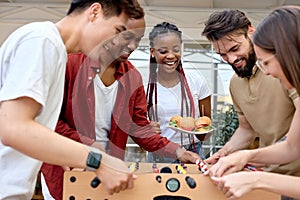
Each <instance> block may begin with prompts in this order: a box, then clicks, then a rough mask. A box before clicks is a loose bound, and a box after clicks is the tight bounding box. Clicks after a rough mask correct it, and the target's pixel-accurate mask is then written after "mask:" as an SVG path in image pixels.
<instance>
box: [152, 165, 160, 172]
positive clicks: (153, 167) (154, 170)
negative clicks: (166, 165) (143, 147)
mask: <svg viewBox="0 0 300 200" xmlns="http://www.w3.org/2000/svg"><path fill="white" fill-rule="evenodd" d="M152 169H153V172H154V173H159V169H158V168H157V164H156V163H153V164H152Z"/></svg>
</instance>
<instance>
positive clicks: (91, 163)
mask: <svg viewBox="0 0 300 200" xmlns="http://www.w3.org/2000/svg"><path fill="white" fill-rule="evenodd" d="M101 158H102V155H101V154H100V153H95V152H92V151H91V152H90V153H89V155H88V158H87V161H86V165H87V166H88V167H91V168H94V169H98V168H99V167H100V163H101Z"/></svg>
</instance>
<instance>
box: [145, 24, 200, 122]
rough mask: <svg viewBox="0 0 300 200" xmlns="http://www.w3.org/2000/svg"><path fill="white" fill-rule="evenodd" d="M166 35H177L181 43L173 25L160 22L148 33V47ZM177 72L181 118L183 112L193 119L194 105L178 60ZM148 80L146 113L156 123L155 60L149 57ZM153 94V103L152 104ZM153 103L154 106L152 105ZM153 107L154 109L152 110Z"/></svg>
mask: <svg viewBox="0 0 300 200" xmlns="http://www.w3.org/2000/svg"><path fill="white" fill-rule="evenodd" d="M166 33H175V34H177V35H178V37H179V39H180V42H181V43H182V32H181V31H180V30H179V29H178V28H177V26H175V25H174V24H170V23H168V22H162V23H160V24H157V25H155V26H154V27H153V29H152V31H151V32H150V33H149V40H150V47H151V48H153V41H154V39H155V38H156V37H158V36H159V35H161V34H166ZM176 70H177V72H178V73H179V80H180V83H181V99H182V101H181V116H183V114H184V110H185V113H186V116H192V117H195V105H194V101H193V96H192V93H191V91H190V88H189V86H188V83H187V80H186V77H185V73H184V70H183V67H182V62H181V60H180V62H179V64H178V66H177V68H176ZM149 72H150V73H149V79H148V86H147V95H146V96H147V102H148V107H147V108H148V113H149V118H150V120H155V121H158V116H157V62H156V60H155V58H152V57H151V55H150V69H149ZM153 93H154V101H155V102H153ZM188 101H189V103H188ZM153 103H154V104H153ZM154 106H155V108H154Z"/></svg>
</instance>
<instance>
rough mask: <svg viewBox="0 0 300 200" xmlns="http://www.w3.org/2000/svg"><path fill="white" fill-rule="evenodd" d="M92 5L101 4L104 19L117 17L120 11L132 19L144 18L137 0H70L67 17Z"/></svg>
mask: <svg viewBox="0 0 300 200" xmlns="http://www.w3.org/2000/svg"><path fill="white" fill-rule="evenodd" d="M93 3H100V4H101V6H102V8H103V12H104V16H105V17H111V16H119V15H120V14H121V13H122V11H124V12H125V14H126V15H127V16H128V17H129V18H133V19H141V18H143V17H144V16H145V13H144V10H143V8H142V7H141V6H140V4H139V3H138V1H137V0H72V2H71V4H70V7H69V10H68V12H67V15H70V14H71V13H74V12H82V11H83V10H85V9H86V8H88V7H89V6H91V5H92V4H93Z"/></svg>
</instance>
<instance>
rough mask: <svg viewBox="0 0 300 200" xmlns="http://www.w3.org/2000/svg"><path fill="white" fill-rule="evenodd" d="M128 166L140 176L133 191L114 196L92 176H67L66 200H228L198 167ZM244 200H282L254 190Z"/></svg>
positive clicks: (67, 173) (74, 174) (65, 178)
mask: <svg viewBox="0 0 300 200" xmlns="http://www.w3.org/2000/svg"><path fill="white" fill-rule="evenodd" d="M128 166H129V167H130V168H134V173H135V174H136V175H137V176H138V178H137V180H135V182H134V188H133V189H131V190H125V191H121V192H120V193H116V194H113V195H109V194H108V193H107V192H106V191H105V189H104V188H103V187H102V185H101V183H99V182H97V179H95V173H93V172H78V171H70V172H65V175H64V190H63V200H141V199H143V200H175V199H176V200H195V199H206V200H223V199H224V200H227V198H226V197H225V195H224V194H223V193H222V192H221V191H219V190H218V189H217V187H216V185H215V184H213V182H212V181H211V179H210V177H209V176H204V175H203V173H202V172H201V170H199V169H198V166H197V165H193V164H187V165H181V164H166V163H157V164H156V163H154V164H152V163H131V164H130V163H129V164H128ZM249 173H251V172H249ZM241 200H280V195H278V194H275V193H271V192H267V191H263V190H255V191H252V192H250V193H248V194H247V195H245V196H244V197H242V198H241Z"/></svg>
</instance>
